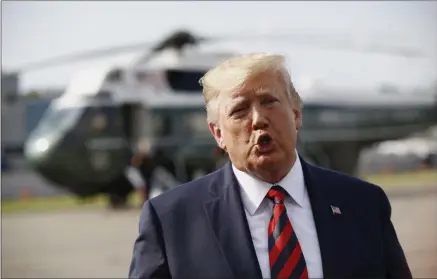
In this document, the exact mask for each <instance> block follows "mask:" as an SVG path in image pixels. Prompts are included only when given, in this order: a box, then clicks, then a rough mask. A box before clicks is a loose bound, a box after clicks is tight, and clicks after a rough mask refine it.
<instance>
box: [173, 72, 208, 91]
mask: <svg viewBox="0 0 437 279" xmlns="http://www.w3.org/2000/svg"><path fill="white" fill-rule="evenodd" d="M204 74H205V71H198V70H175V69H169V70H167V71H166V78H167V82H168V85H169V86H170V87H171V89H173V90H175V91H183V92H184V93H188V92H189V93H191V92H192V93H199V92H201V91H202V87H201V86H200V84H199V80H200V78H201V77H202V76H203V75H204Z"/></svg>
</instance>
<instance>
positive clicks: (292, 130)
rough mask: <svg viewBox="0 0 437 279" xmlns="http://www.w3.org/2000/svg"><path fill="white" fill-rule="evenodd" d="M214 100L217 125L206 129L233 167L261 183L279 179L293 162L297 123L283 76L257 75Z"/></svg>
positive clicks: (298, 125) (297, 116)
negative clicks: (260, 180)
mask: <svg viewBox="0 0 437 279" xmlns="http://www.w3.org/2000/svg"><path fill="white" fill-rule="evenodd" d="M218 98H219V99H218V104H219V108H218V120H219V122H218V124H217V125H213V124H210V129H211V132H212V133H213V135H214V137H215V138H216V140H217V142H218V143H219V145H220V147H221V148H223V149H225V150H226V151H227V152H228V154H229V158H230V159H231V161H232V162H233V164H234V165H235V166H236V167H237V168H238V169H240V170H242V171H246V172H249V173H252V174H254V175H256V176H258V177H259V178H261V179H262V180H265V181H268V180H280V179H282V177H283V176H284V175H285V174H286V173H287V172H288V171H289V169H290V168H291V167H292V165H293V163H294V161H295V156H296V154H295V152H294V150H295V147H296V138H297V130H298V128H299V127H300V123H301V112H300V110H298V109H294V106H293V104H292V101H291V100H290V98H289V97H288V93H287V84H286V82H285V81H284V78H283V76H282V75H281V74H280V73H279V72H277V73H269V72H265V73H261V74H259V75H257V76H255V77H253V78H251V79H250V80H248V81H247V82H246V83H245V84H244V86H243V87H241V88H240V89H239V90H238V91H236V92H222V93H221V94H220V95H219V96H218ZM272 183H273V182H272Z"/></svg>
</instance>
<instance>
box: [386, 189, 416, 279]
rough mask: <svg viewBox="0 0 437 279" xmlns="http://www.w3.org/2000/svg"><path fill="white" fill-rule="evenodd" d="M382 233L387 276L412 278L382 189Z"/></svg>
mask: <svg viewBox="0 0 437 279" xmlns="http://www.w3.org/2000/svg"><path fill="white" fill-rule="evenodd" d="M381 214H382V234H383V241H384V244H383V245H384V256H385V266H386V277H387V278H399V279H400V278H402V279H403V278H408V279H410V278H412V274H411V271H410V268H409V266H408V263H407V260H406V257H405V254H404V251H403V249H402V247H401V244H400V243H399V240H398V236H397V234H396V231H395V228H394V226H393V223H392V221H391V205H390V201H389V199H388V197H387V195H386V194H385V192H384V191H383V190H382V189H381Z"/></svg>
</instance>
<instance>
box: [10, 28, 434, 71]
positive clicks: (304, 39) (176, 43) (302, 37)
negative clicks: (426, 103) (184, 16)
mask: <svg viewBox="0 0 437 279" xmlns="http://www.w3.org/2000/svg"><path fill="white" fill-rule="evenodd" d="M233 40H235V41H243V42H244V41H266V42H274V41H282V42H284V43H290V44H293V45H294V44H295V45H308V46H315V47H318V48H330V49H338V50H349V51H356V52H370V53H382V54H389V55H395V56H404V57H424V56H426V54H425V53H423V52H422V51H421V50H418V49H414V48H409V47H402V46H390V45H385V44H381V43H379V44H376V43H374V42H371V43H366V42H357V41H354V40H352V39H351V37H348V36H333V35H326V34H311V33H309V32H308V33H303V32H300V33H299V32H294V31H293V32H286V33H282V34H280V33H275V34H250V33H248V32H246V33H243V34H242V33H239V34H228V35H223V36H198V35H195V34H193V33H191V32H190V31H187V30H177V31H174V32H171V33H170V34H169V35H168V36H165V37H164V39H162V40H159V41H158V42H157V43H151V42H142V43H135V44H129V45H122V46H115V47H110V48H106V49H95V50H89V51H85V52H80V53H75V54H71V55H65V56H58V57H55V58H51V59H47V60H43V61H39V62H35V63H30V64H27V65H24V66H23V67H20V68H19V69H18V71H17V72H18V73H22V72H28V71H32V70H39V69H43V68H48V67H53V66H57V65H62V64H66V63H71V62H78V61H81V60H91V59H97V58H101V57H105V56H111V55H115V54H120V53H123V52H128V51H132V50H139V49H147V52H146V53H145V54H144V55H143V56H142V57H141V58H140V59H139V60H138V61H137V62H136V63H135V64H136V65H138V64H141V63H145V62H146V61H148V60H149V59H150V58H151V57H153V55H154V54H156V53H157V52H159V51H161V50H163V49H166V48H175V49H182V48H183V47H184V46H186V45H188V44H191V45H195V44H199V43H202V42H217V41H233Z"/></svg>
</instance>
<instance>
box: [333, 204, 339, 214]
mask: <svg viewBox="0 0 437 279" xmlns="http://www.w3.org/2000/svg"><path fill="white" fill-rule="evenodd" d="M331 210H332V214H333V215H341V210H340V208H339V207H337V206H333V205H331Z"/></svg>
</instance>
